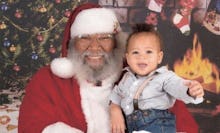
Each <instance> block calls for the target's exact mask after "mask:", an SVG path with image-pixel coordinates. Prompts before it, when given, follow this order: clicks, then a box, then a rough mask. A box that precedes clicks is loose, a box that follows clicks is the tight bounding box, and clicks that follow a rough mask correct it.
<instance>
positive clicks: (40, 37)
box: [37, 33, 44, 42]
mask: <svg viewBox="0 0 220 133" xmlns="http://www.w3.org/2000/svg"><path fill="white" fill-rule="evenodd" d="M37 40H38V41H39V42H42V41H43V40H44V37H43V36H42V35H41V34H40V33H38V34H37Z"/></svg>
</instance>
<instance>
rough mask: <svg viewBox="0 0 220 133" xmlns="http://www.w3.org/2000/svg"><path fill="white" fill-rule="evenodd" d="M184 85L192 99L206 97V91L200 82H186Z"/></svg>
mask: <svg viewBox="0 0 220 133" xmlns="http://www.w3.org/2000/svg"><path fill="white" fill-rule="evenodd" d="M184 84H185V85H186V86H187V87H188V88H189V90H188V93H189V95H190V96H191V97H194V98H202V97H203V96H204V89H203V87H202V85H201V84H200V83H199V82H198V81H196V80H186V82H185V83H184Z"/></svg>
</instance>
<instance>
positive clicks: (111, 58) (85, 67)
mask: <svg viewBox="0 0 220 133" xmlns="http://www.w3.org/2000/svg"><path fill="white" fill-rule="evenodd" d="M116 43H118V42H116V39H115V35H112V34H95V35H84V36H78V37H76V38H74V39H72V40H71V41H70V43H69V49H68V58H69V59H70V60H71V61H72V63H73V66H74V70H75V72H76V75H81V76H82V75H83V77H84V79H85V78H86V79H87V80H90V81H91V80H94V81H97V80H103V79H104V78H107V77H108V76H110V75H112V74H117V73H118V74H119V73H120V71H121V69H122V68H121V67H122V57H123V48H122V47H120V46H119V45H118V44H116ZM115 66H117V68H115Z"/></svg>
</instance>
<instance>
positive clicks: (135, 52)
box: [131, 51, 139, 54]
mask: <svg viewBox="0 0 220 133" xmlns="http://www.w3.org/2000/svg"><path fill="white" fill-rule="evenodd" d="M131 53H132V54H138V53H139V52H138V51H132V52H131Z"/></svg>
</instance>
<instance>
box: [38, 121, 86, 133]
mask: <svg viewBox="0 0 220 133" xmlns="http://www.w3.org/2000/svg"><path fill="white" fill-rule="evenodd" d="M42 133H83V131H81V130H79V129H76V128H73V127H71V126H69V125H67V124H65V123H63V122H56V123H53V124H51V125H49V126H47V127H46V128H44V130H43V131H42Z"/></svg>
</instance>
